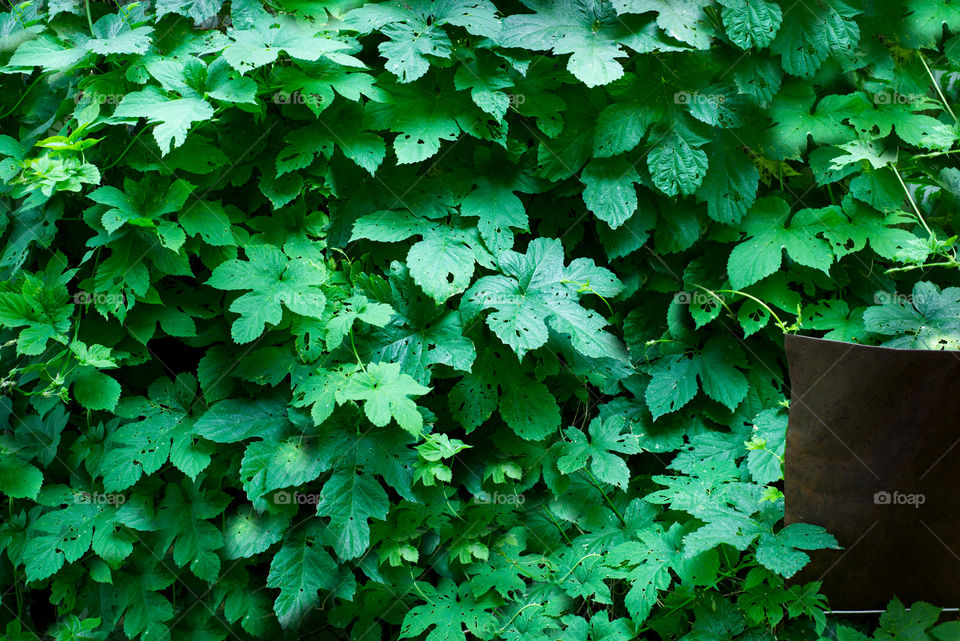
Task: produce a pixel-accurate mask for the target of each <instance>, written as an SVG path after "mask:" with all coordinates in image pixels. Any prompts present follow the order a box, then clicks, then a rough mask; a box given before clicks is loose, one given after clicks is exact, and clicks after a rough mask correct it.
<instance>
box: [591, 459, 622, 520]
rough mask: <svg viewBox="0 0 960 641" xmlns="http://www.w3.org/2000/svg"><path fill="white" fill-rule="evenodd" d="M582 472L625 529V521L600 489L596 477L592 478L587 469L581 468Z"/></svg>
mask: <svg viewBox="0 0 960 641" xmlns="http://www.w3.org/2000/svg"><path fill="white" fill-rule="evenodd" d="M583 471H584V472H586V473H587V476H589V477H590V482H591V483H593V486H594V487H595V488H597V491H598V492H600V494H601V495H602V496H603V500H604V501H606V502H607V505H609V506H610V509H611V510H613V513H614V514H616V515H617V518H618V519H620V524H621V525H623V526H624V527H626V526H627V521H626V519H624V518H623V515H622V514H620V510H618V509H617V508H616V506H615V505H614V504H613V502H612V501H610V497H609V496H607V493H606V492H604V491H603V488H602V487H600V482H599V481H597V479H596V477H594V475H593V473H592V472H591V471H590V470H588V469H587V468H583Z"/></svg>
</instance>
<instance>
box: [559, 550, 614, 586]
mask: <svg viewBox="0 0 960 641" xmlns="http://www.w3.org/2000/svg"><path fill="white" fill-rule="evenodd" d="M592 556H603V555H602V554H597V553H596V552H594V553H593V554H588V555H587V556H585V557H583V558H582V559H580V560H579V561H577V562H576V563H574V564H573V567H572V568H570V571H569V572H567V573H566V574H564V575H563V576H562V577H560V578H559V579H557V580H558V581H563V580H564V579H566V578H567V577H568V576H570V575H571V574H573V571H574V570H576V569H577V568H578V567H580V564H581V563H583V562H584V561H586V560H587V559H589V558H590V557H592Z"/></svg>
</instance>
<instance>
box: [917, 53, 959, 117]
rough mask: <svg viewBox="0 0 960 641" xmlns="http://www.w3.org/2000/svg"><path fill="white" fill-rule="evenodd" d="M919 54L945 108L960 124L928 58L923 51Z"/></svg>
mask: <svg viewBox="0 0 960 641" xmlns="http://www.w3.org/2000/svg"><path fill="white" fill-rule="evenodd" d="M918 53H919V52H918ZM919 55H920V62H922V63H923V68H924V69H926V70H927V75H928V76H930V82H932V83H933V88H934V89H936V90H937V95H938V96H940V102H942V103H943V106H944V108H945V109H946V110H947V112H948V113H949V114H950V115H951V116H952V117H953V123H954V124H960V121H958V120H957V115H956V114H955V113H953V109H951V108H950V103H948V102H947V99H946V97H944V95H943V92H942V91H941V90H940V83H939V82H937V79H936V78H934V77H933V72H932V71H930V67H928V66H927V59H926V58H924V57H923V53H920V54H919Z"/></svg>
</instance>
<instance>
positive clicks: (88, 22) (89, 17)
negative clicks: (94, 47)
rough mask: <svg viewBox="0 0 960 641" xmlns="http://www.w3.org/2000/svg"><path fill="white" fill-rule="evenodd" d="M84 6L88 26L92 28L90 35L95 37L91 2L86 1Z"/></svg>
mask: <svg viewBox="0 0 960 641" xmlns="http://www.w3.org/2000/svg"><path fill="white" fill-rule="evenodd" d="M83 4H84V6H86V9H87V26H89V27H90V35H91V36H92V35H93V18H92V17H91V16H90V0H84V3H83Z"/></svg>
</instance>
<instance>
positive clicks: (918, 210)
mask: <svg viewBox="0 0 960 641" xmlns="http://www.w3.org/2000/svg"><path fill="white" fill-rule="evenodd" d="M890 168H891V169H893V173H894V174H896V176H897V180H899V181H900V186H901V187H903V193H905V194H906V195H907V200H908V201H910V206H911V207H913V211H914V213H916V214H917V218H919V219H920V224H921V225H923V228H924V229H926V230H927V233H928V234H929V235H930V238H934V234H933V232H932V231H930V228H929V227H927V221H925V220H924V219H923V214H921V213H920V208H919V207H917V203H916V202H915V201H914V200H913V195H912V194H911V193H910V190H909V189H907V183H905V182H903V177H902V176H901V175H900V172H899V171H897V167H896V166H895V165H890Z"/></svg>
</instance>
